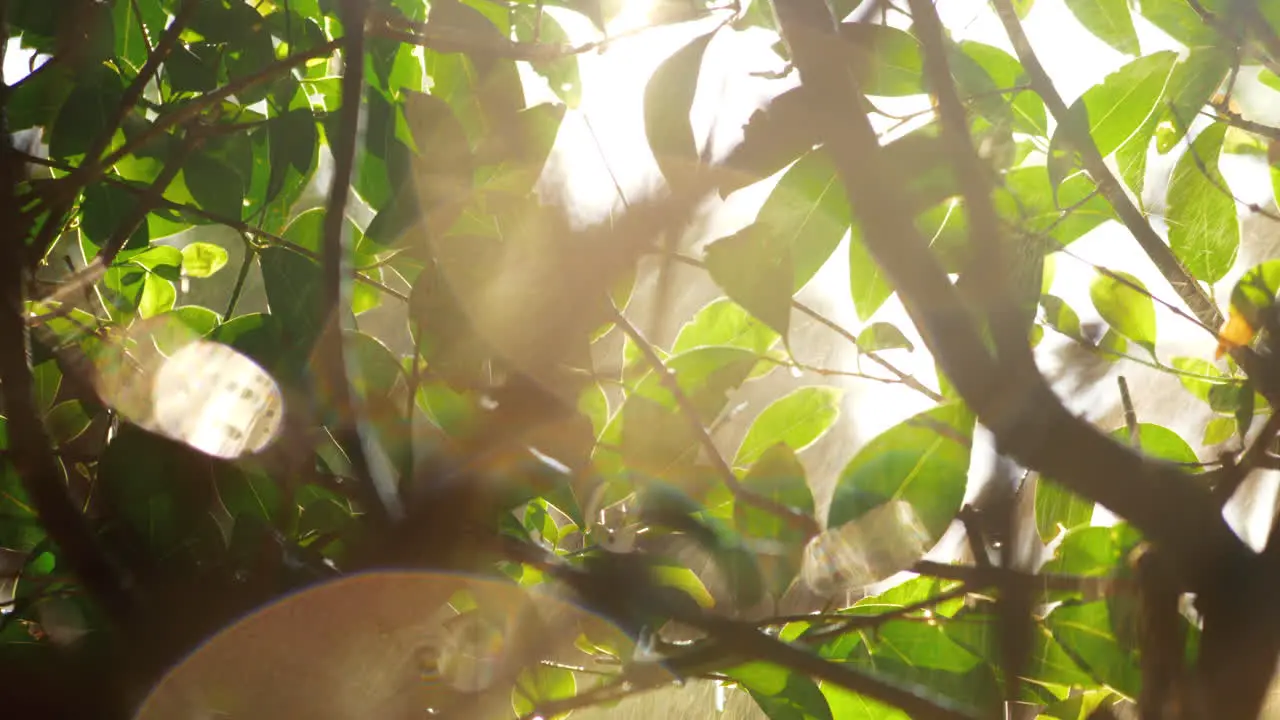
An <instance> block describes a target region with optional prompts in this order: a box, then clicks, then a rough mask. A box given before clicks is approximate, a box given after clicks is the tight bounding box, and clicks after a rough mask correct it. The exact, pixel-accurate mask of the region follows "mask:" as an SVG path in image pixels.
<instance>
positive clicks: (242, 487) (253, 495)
mask: <svg viewBox="0 0 1280 720" xmlns="http://www.w3.org/2000/svg"><path fill="white" fill-rule="evenodd" d="M213 480H214V484H215V485H216V486H217V488H218V497H219V498H220V499H221V500H222V504H223V505H225V506H226V508H227V512H228V513H230V514H231V517H233V518H235V519H236V520H237V521H239V520H240V519H241V518H243V517H245V516H251V517H255V518H258V519H260V520H262V521H264V522H266V523H273V522H276V520H277V518H278V517H279V514H280V511H281V510H282V509H283V508H284V493H283V492H281V489H280V486H279V484H278V483H277V482H276V481H275V480H274V479H272V478H271V477H270V476H268V475H267V474H266V473H263V472H245V471H242V470H241V469H239V468H236V467H234V466H220V467H219V468H218V472H216V473H215V474H214V478H213Z"/></svg>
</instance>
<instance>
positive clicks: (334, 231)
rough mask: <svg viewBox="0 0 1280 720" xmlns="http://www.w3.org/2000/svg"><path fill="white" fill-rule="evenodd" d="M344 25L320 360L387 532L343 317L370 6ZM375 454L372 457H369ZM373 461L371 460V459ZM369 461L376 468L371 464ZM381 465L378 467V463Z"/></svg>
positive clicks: (389, 499) (387, 491)
mask: <svg viewBox="0 0 1280 720" xmlns="http://www.w3.org/2000/svg"><path fill="white" fill-rule="evenodd" d="M341 10H342V23H343V26H344V27H346V28H347V34H346V37H344V38H343V39H342V59H343V69H342V107H341V109H340V110H339V114H338V127H339V131H338V136H337V137H336V138H334V139H333V141H332V142H331V143H330V147H331V148H332V150H333V163H334V165H333V185H332V186H331V187H330V190H329V203H328V207H327V208H326V210H325V215H324V246H323V248H324V249H323V253H322V264H321V272H322V276H321V277H322V279H321V282H322V284H323V286H324V298H323V300H322V302H323V305H322V307H321V308H320V316H321V317H323V318H327V319H328V320H327V322H326V323H325V330H324V332H323V333H321V335H320V339H319V343H320V344H321V345H322V346H327V347H326V351H325V353H324V356H325V358H326V362H325V367H326V369H327V375H328V378H327V381H328V383H329V387H331V388H333V390H334V394H335V397H336V400H337V404H338V417H339V418H340V420H339V422H341V423H342V426H341V428H340V429H339V433H338V434H339V439H340V440H341V441H342V446H343V449H345V450H346V451H347V453H348V454H349V457H350V459H351V467H352V472H354V473H355V475H356V477H357V478H359V480H360V487H361V488H362V492H363V493H364V494H366V495H367V496H368V497H367V498H366V499H365V502H363V503H362V505H365V506H366V507H365V508H364V510H365V512H367V513H369V515H370V518H372V519H373V521H374V523H375V525H378V526H385V525H386V524H388V523H389V522H391V521H398V520H400V519H401V518H402V517H403V515H404V509H403V507H402V505H401V503H400V494H399V492H398V490H397V488H396V484H395V479H394V478H392V477H390V475H389V471H390V467H389V465H388V463H386V462H385V457H384V456H382V455H380V454H378V450H379V449H380V448H377V447H374V446H373V445H372V443H371V442H367V441H368V437H367V436H366V435H365V433H363V432H361V428H360V425H361V420H360V418H359V417H357V415H356V409H357V408H358V407H359V399H358V398H357V397H356V396H355V393H354V392H353V388H352V386H351V380H350V374H349V372H348V370H347V356H346V343H345V342H344V341H343V337H342V326H343V316H344V313H345V312H346V310H347V305H348V303H347V298H348V296H349V288H350V281H349V280H348V278H347V275H348V273H347V267H346V266H347V259H346V242H345V238H344V232H345V230H346V226H347V200H348V199H349V198H350V197H351V180H352V176H353V175H354V174H355V159H356V138H357V137H358V134H359V129H360V128H359V126H360V104H361V100H362V96H363V94H364V93H363V90H364V61H365V58H364V45H365V42H364V40H365V32H364V27H365V18H366V16H367V14H368V10H369V0H344V1H343V3H342V5H341ZM370 450H372V451H373V453H371V452H370ZM371 455H372V456H373V457H372V458H371ZM371 459H372V460H373V461H374V462H375V463H376V464H377V466H376V467H375V466H374V464H371V462H370V460H371ZM380 460H381V461H384V462H378V461H380Z"/></svg>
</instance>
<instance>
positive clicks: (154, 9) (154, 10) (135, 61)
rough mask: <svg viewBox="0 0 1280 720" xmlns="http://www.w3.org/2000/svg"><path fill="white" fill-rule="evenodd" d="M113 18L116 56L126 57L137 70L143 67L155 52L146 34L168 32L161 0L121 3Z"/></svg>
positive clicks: (115, 8) (117, 6)
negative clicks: (165, 30)
mask: <svg viewBox="0 0 1280 720" xmlns="http://www.w3.org/2000/svg"><path fill="white" fill-rule="evenodd" d="M112 19H113V21H114V22H113V24H114V25H115V54H116V56H117V57H119V58H122V59H124V60H125V62H127V63H129V65H131V66H132V67H133V69H134V70H135V71H137V70H140V69H141V68H142V66H143V65H144V64H146V62H147V56H148V55H149V54H150V51H151V48H150V46H149V45H148V44H147V37H146V34H147V33H162V32H164V26H165V21H166V20H167V17H166V13H165V11H164V9H163V8H162V7H160V0H136V2H134V1H132V0H131V1H130V2H117V3H115V7H114V8H113V10H112ZM179 46H181V44H179Z"/></svg>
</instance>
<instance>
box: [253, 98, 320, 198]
mask: <svg viewBox="0 0 1280 720" xmlns="http://www.w3.org/2000/svg"><path fill="white" fill-rule="evenodd" d="M268 134H269V136H270V142H271V160H270V168H271V175H270V178H269V179H268V181H267V191H266V199H267V202H271V201H272V200H275V199H276V198H277V197H279V196H280V193H281V191H282V190H283V189H284V187H285V181H286V180H287V179H288V176H287V175H286V171H288V170H290V169H292V170H293V171H294V172H295V173H296V174H297V175H298V176H299V177H300V178H302V179H303V180H305V179H306V178H309V177H310V176H311V171H312V170H314V169H315V160H316V152H317V148H319V143H320V134H319V131H318V130H317V129H316V121H315V118H314V117H313V116H312V115H311V111H310V110H290V111H289V112H286V113H284V114H283V115H280V116H279V117H276V118H273V119H272V120H271V123H270V125H268Z"/></svg>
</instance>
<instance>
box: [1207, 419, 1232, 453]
mask: <svg viewBox="0 0 1280 720" xmlns="http://www.w3.org/2000/svg"><path fill="white" fill-rule="evenodd" d="M1235 433H1236V419H1235V418H1233V417H1215V418H1212V419H1210V420H1209V422H1208V423H1207V424H1206V425H1205V426H1204V439H1203V440H1202V441H1201V442H1203V443H1204V444H1205V445H1206V446H1208V445H1220V444H1222V443H1224V442H1226V441H1228V440H1230V439H1231V436H1232V435H1235Z"/></svg>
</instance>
